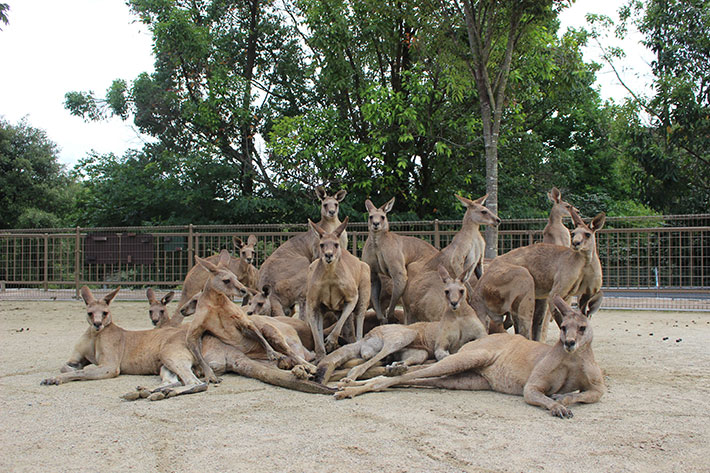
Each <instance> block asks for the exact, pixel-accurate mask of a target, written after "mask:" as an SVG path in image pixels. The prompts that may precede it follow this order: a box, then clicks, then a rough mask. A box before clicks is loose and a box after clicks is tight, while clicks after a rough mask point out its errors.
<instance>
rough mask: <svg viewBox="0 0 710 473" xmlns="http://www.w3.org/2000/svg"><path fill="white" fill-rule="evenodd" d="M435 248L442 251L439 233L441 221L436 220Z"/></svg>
mask: <svg viewBox="0 0 710 473" xmlns="http://www.w3.org/2000/svg"><path fill="white" fill-rule="evenodd" d="M434 246H435V247H436V249H437V250H440V249H441V234H440V233H439V219H438V218H437V219H434Z"/></svg>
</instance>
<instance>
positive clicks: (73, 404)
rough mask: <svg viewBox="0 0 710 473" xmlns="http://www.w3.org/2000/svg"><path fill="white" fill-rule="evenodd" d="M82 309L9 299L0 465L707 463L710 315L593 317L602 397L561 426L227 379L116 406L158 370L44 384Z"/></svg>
mask: <svg viewBox="0 0 710 473" xmlns="http://www.w3.org/2000/svg"><path fill="white" fill-rule="evenodd" d="M83 309H84V306H83V304H81V303H79V302H14V301H3V302H0V337H1V338H0V340H2V350H1V351H0V445H1V446H2V448H1V449H0V471H32V472H34V471H38V470H39V469H42V470H43V471H63V472H64V471H81V472H86V471H127V470H133V471H160V472H162V471H196V470H203V471H227V470H228V471H297V472H298V471H351V472H355V471H380V472H400V471H401V472H403V471H432V472H438V471H473V472H489V471H504V472H519V471H525V472H528V471H531V472H537V471H552V472H567V471H574V472H594V471H603V472H608V471H615V472H639V471H654V472H657V471H684V472H691V471H710V455H709V454H708V453H709V452H710V450H709V449H708V445H710V427H709V426H710V350H709V349H708V345H709V344H710V314H709V313H673V312H616V311H601V312H599V313H598V314H597V315H595V317H594V320H593V323H594V327H595V342H594V349H595V353H596V357H597V361H598V363H599V365H600V366H601V367H602V369H603V370H604V372H605V375H606V381H607V384H608V387H609V392H608V393H607V395H605V396H604V397H603V398H602V400H601V402H600V403H598V404H592V405H582V406H575V407H573V411H574V413H575V417H574V418H573V419H570V420H561V419H556V418H553V417H551V416H550V415H549V414H548V413H547V412H546V411H543V410H542V409H539V408H536V407H532V406H529V405H527V404H525V403H524V402H523V399H522V398H521V397H516V396H508V395H503V394H497V393H491V392H461V391H443V390H438V389H397V390H392V391H387V392H382V393H371V394H366V395H363V396H361V397H358V398H356V399H353V400H345V401H335V400H334V399H333V398H332V397H330V396H323V395H315V394H304V393H300V392H292V391H288V390H285V389H282V388H276V387H272V386H268V385H265V384H262V383H260V382H258V381H254V380H250V379H245V378H241V377H237V376H233V375H226V376H225V377H224V381H223V382H222V384H221V385H220V386H218V387H210V388H209V390H208V391H207V392H205V393H200V394H195V395H191V396H182V397H177V398H173V399H168V400H165V401H161V402H147V401H145V400H141V401H137V402H124V401H121V400H120V399H119V395H121V394H123V393H125V392H127V391H129V390H132V389H133V388H134V386H136V385H138V384H142V385H153V384H157V382H158V377H157V376H155V377H141V376H120V377H118V378H115V379H111V380H103V381H88V382H75V383H68V384H64V385H61V386H40V384H39V382H40V380H42V379H43V378H45V377H48V376H50V375H52V374H54V373H57V372H58V369H59V367H60V366H61V364H62V363H63V362H64V361H65V360H66V359H67V358H68V356H69V354H70V352H71V349H72V346H73V344H74V342H75V340H76V339H77V338H78V337H79V336H80V334H81V333H82V332H83V331H84V329H85V327H86V322H85V319H84V310H83ZM146 309H147V304H145V303H128V302H116V303H114V305H113V314H114V321H115V322H117V323H119V325H121V326H123V327H125V328H134V329H140V328H148V327H149V323H148V317H147V310H146ZM20 330H21V331H20ZM666 337H667V339H665V340H664V338H666ZM551 341H552V339H550V342H551Z"/></svg>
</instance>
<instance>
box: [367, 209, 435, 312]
mask: <svg viewBox="0 0 710 473" xmlns="http://www.w3.org/2000/svg"><path fill="white" fill-rule="evenodd" d="M393 206H394V197H392V199H390V200H389V201H388V202H387V203H386V204H384V205H383V206H382V207H380V208H377V207H375V205H374V204H373V203H372V202H371V201H370V200H369V199H368V200H366V201H365V207H366V208H367V212H368V214H369V215H368V220H367V230H368V234H367V240H366V241H365V246H364V247H363V249H362V260H363V261H364V262H365V263H367V264H368V265H369V266H370V281H371V286H372V289H371V292H370V298H371V300H372V307H373V309H375V313H376V314H377V318H378V319H379V320H380V323H381V324H384V323H387V321H388V320H394V309H395V307H396V306H397V302H399V299H400V297H402V294H403V293H404V289H405V287H406V286H407V280H408V276H407V271H408V268H409V266H410V265H412V264H414V263H416V262H424V261H428V260H429V259H431V258H433V257H434V256H435V255H436V254H437V253H438V251H437V249H436V248H434V247H433V246H432V245H430V244H429V243H427V242H425V241H424V240H422V239H421V238H416V237H411V236H404V235H398V234H396V233H394V232H390V226H389V221H388V220H387V214H388V213H389V212H390V211H391V210H392V207H393ZM381 274H384V275H385V276H388V277H389V278H391V279H392V297H391V299H390V303H389V306H388V307H387V311H386V312H383V311H382V306H381V305H380V292H381V290H382V281H381V277H380V275H381ZM404 319H405V320H404V322H405V324H408V323H410V318H409V316H408V315H407V313H406V310H405V313H404Z"/></svg>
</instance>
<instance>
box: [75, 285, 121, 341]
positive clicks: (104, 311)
mask: <svg viewBox="0 0 710 473" xmlns="http://www.w3.org/2000/svg"><path fill="white" fill-rule="evenodd" d="M120 290H121V286H119V287H117V288H116V289H114V290H113V291H111V292H109V293H108V294H106V296H105V297H104V298H103V299H99V300H98V301H97V300H96V299H94V295H93V294H92V293H91V289H89V288H88V287H87V286H82V287H81V289H80V291H79V293H80V294H81V298H82V299H84V303H85V304H86V320H87V322H89V326H90V327H91V328H93V329H94V330H95V331H96V332H100V331H101V330H103V329H104V328H106V327H108V326H109V325H111V310H110V309H109V307H108V306H109V304H110V303H111V301H112V300H113V298H114V297H116V294H118V291H120Z"/></svg>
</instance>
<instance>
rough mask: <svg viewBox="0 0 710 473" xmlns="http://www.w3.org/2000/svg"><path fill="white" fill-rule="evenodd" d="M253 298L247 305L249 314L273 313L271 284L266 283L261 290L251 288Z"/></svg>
mask: <svg viewBox="0 0 710 473" xmlns="http://www.w3.org/2000/svg"><path fill="white" fill-rule="evenodd" d="M249 292H250V293H251V295H252V296H251V299H250V300H249V305H248V306H247V315H271V299H270V298H269V294H271V286H269V285H268V284H266V285H264V287H263V288H262V289H261V292H259V291H255V290H253V289H250V290H249Z"/></svg>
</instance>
